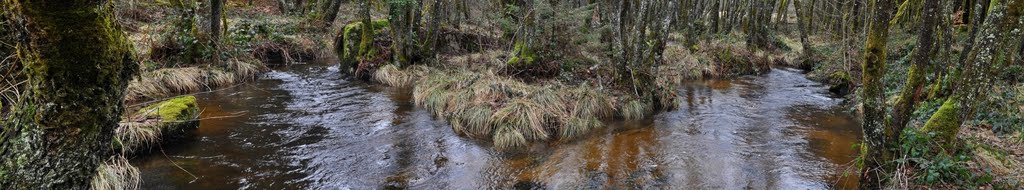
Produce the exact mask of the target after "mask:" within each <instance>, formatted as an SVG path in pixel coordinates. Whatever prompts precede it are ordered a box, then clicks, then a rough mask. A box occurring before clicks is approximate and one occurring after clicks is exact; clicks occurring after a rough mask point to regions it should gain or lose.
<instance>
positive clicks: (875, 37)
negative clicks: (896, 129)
mask: <svg viewBox="0 0 1024 190" xmlns="http://www.w3.org/2000/svg"><path fill="white" fill-rule="evenodd" d="M894 3H895V2H893V1H891V0H877V1H874V2H872V3H871V4H869V6H870V7H871V8H872V11H874V18H873V22H871V23H870V26H869V27H868V38H867V42H866V48H865V49H864V63H863V64H861V67H862V71H863V74H862V77H861V80H862V83H863V85H864V86H863V89H862V92H861V95H860V96H861V101H862V102H863V110H864V121H863V125H862V127H863V128H862V130H863V132H864V143H863V144H862V146H865V148H866V149H867V151H866V152H865V153H866V155H861V156H862V157H863V159H864V168H862V170H861V180H860V187H861V189H879V187H880V182H881V178H882V176H883V175H881V174H882V173H884V169H883V168H882V164H884V163H885V162H886V161H887V160H889V158H891V157H892V151H891V150H887V149H886V148H885V147H886V146H885V145H886V144H887V142H885V140H886V139H885V129H884V127H885V125H884V121H885V93H884V88H885V85H884V84H882V75H884V74H885V59H886V56H887V55H886V54H887V53H886V51H885V50H886V47H885V46H886V41H887V40H888V39H889V20H890V19H891V18H892V11H891V10H892V7H893V4H894Z"/></svg>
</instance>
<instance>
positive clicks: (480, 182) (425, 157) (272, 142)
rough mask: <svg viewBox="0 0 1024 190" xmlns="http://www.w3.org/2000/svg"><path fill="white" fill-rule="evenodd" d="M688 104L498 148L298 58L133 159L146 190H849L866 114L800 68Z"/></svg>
mask: <svg viewBox="0 0 1024 190" xmlns="http://www.w3.org/2000/svg"><path fill="white" fill-rule="evenodd" d="M679 95H680V98H681V100H682V101H680V102H681V105H680V106H679V109H678V110H674V111H670V112H665V113H661V114H658V115H656V116H654V117H653V118H651V119H649V120H647V121H641V122H614V121H612V122H609V123H608V125H607V127H605V128H603V129H600V130H597V131H595V132H593V133H591V134H590V135H589V136H586V137H583V138H581V139H580V140H576V141H571V142H554V143H547V144H540V145H535V146H532V147H531V148H530V149H531V154H530V155H529V156H524V155H511V154H503V153H499V152H495V151H493V150H492V148H491V147H490V145H489V143H488V142H484V141H478V140H472V139H468V138H464V137H460V136H458V135H456V134H455V133H454V132H452V130H451V128H450V127H449V126H447V124H446V123H445V122H443V121H441V120H437V119H434V118H432V117H431V116H430V114H428V113H427V112H426V111H424V110H422V109H420V108H416V107H415V106H414V105H412V104H411V101H410V99H411V93H410V92H409V90H408V89H395V88H388V87H377V86H374V85H368V84H365V83H363V82H358V81H351V80H349V79H346V78H345V77H343V75H342V74H340V72H339V71H338V69H337V66H326V65H321V64H306V65H292V66H288V67H284V68H277V69H275V70H274V71H271V72H268V73H266V74H264V75H263V76H262V78H261V79H260V80H258V81H256V82H252V83H248V84H246V85H241V86H238V87H234V88H229V89H224V90H219V91H214V92H210V93H204V94H199V95H197V98H198V99H199V103H200V106H201V107H202V109H203V112H202V116H203V117H204V118H206V119H203V120H202V121H201V127H200V128H199V129H198V130H196V131H195V135H194V137H191V139H186V140H184V141H182V142H180V143H177V144H173V145H166V146H163V147H162V148H160V150H159V151H155V152H154V153H153V154H150V155H145V156H140V157H137V158H134V159H133V160H132V163H133V165H135V166H137V167H139V169H140V170H141V172H142V179H143V188H144V189H400V188H410V189H509V188H512V189H594V188H598V189H602V188H603V189H623V188H638V189H846V188H852V187H854V186H855V184H854V183H855V181H856V180H855V178H854V177H850V176H845V177H844V175H843V174H844V172H843V171H846V170H850V168H851V167H852V162H853V161H852V160H853V157H854V156H855V152H854V151H853V149H852V147H851V146H852V144H853V143H856V142H857V141H858V139H859V137H860V136H861V134H860V128H859V121H857V120H856V119H855V118H854V117H853V116H851V115H849V114H848V113H847V112H846V111H844V110H845V109H846V108H844V106H840V104H841V102H842V99H838V98H835V97H832V96H831V95H829V94H828V91H827V90H826V87H825V86H823V85H822V84H819V83H816V82H813V81H810V80H808V79H806V78H805V77H804V76H803V74H801V73H800V72H798V71H795V70H789V69H775V70H773V71H772V72H771V73H768V74H764V75H761V76H747V77H740V78H737V79H732V80H711V81H702V82H693V83H687V84H684V85H682V86H681V87H680V89H679Z"/></svg>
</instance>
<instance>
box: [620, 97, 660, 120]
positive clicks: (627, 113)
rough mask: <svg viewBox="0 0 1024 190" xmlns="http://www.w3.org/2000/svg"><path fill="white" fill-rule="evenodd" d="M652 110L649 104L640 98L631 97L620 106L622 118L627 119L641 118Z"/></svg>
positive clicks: (645, 116)
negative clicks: (631, 98)
mask: <svg viewBox="0 0 1024 190" xmlns="http://www.w3.org/2000/svg"><path fill="white" fill-rule="evenodd" d="M652 112H653V109H652V108H651V104H650V103H649V102H645V101H643V100H640V99H633V100H630V101H628V102H626V104H625V105H623V106H622V118H623V119H626V120H629V121H637V120H642V119H644V118H647V117H648V116H650V115H649V114H650V113H652Z"/></svg>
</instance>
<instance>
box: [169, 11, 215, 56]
mask: <svg viewBox="0 0 1024 190" xmlns="http://www.w3.org/2000/svg"><path fill="white" fill-rule="evenodd" d="M173 6H174V9H175V12H176V13H175V14H172V15H171V16H170V17H172V18H171V25H170V27H169V28H170V30H168V31H167V33H164V34H163V41H164V42H163V45H164V46H165V47H162V48H161V49H164V50H163V51H164V52H160V53H158V54H167V55H156V56H171V57H170V58H171V59H174V60H175V61H171V62H168V63H177V62H181V63H188V64H195V63H201V62H202V61H203V60H209V58H210V57H212V56H213V52H214V51H213V48H212V46H211V45H210V44H209V43H210V40H208V38H209V36H207V35H206V34H205V33H203V31H201V30H202V27H200V26H199V25H200V24H201V23H203V22H202V21H201V20H202V19H205V18H204V17H203V16H202V15H203V14H202V12H200V10H201V7H200V1H197V0H177V1H174V3H173Z"/></svg>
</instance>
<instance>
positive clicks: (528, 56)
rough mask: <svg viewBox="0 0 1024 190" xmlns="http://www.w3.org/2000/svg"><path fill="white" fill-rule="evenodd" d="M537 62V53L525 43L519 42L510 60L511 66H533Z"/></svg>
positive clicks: (513, 49)
mask: <svg viewBox="0 0 1024 190" xmlns="http://www.w3.org/2000/svg"><path fill="white" fill-rule="evenodd" d="M536 61H537V53H536V52H534V51H533V50H532V49H531V48H529V47H527V45H526V43H524V42H517V43H516V45H515V47H513V48H512V58H511V59H509V60H508V65H510V66H521V65H526V66H529V65H533V63H534V62H536Z"/></svg>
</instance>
